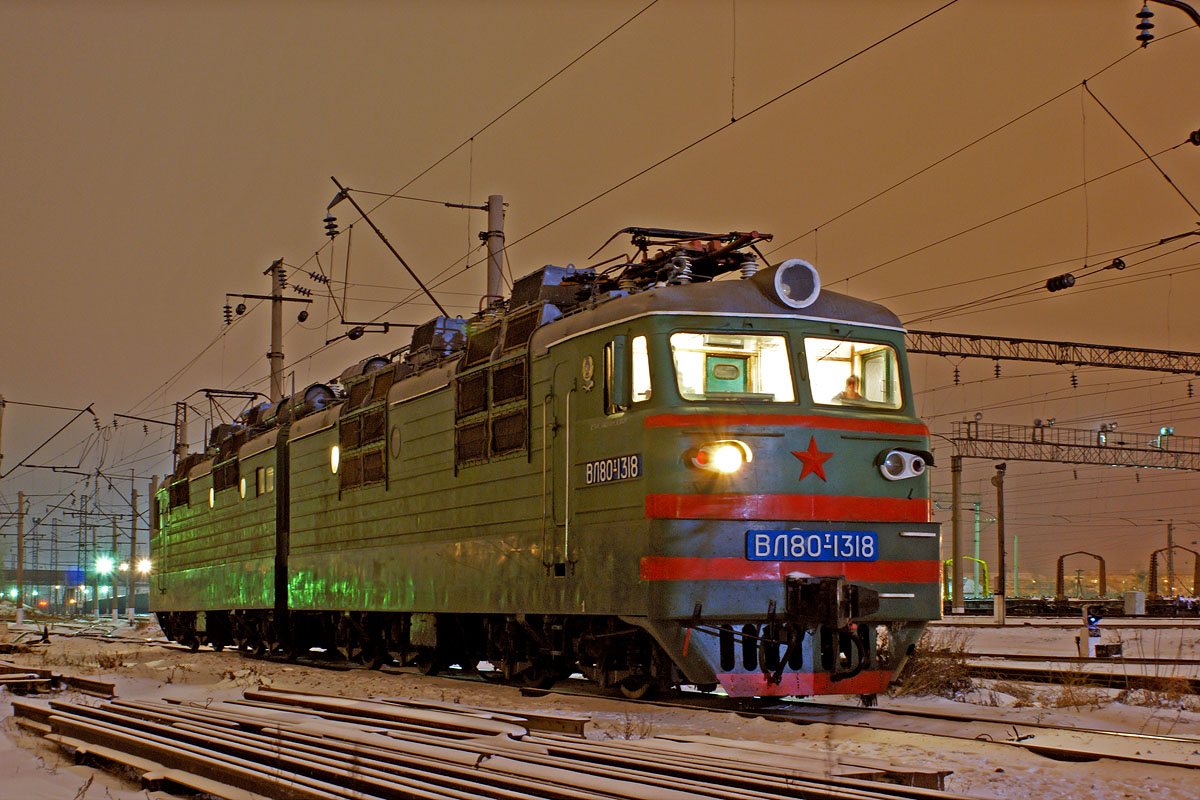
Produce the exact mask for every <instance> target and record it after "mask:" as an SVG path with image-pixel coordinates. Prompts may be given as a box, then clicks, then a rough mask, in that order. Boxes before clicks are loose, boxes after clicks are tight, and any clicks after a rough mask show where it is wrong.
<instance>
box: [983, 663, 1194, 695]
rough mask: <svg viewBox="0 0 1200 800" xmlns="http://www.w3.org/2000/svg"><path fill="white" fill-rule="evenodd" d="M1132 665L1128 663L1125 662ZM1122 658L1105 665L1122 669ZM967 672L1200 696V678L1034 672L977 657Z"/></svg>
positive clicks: (985, 676) (1081, 671) (1051, 670)
mask: <svg viewBox="0 0 1200 800" xmlns="http://www.w3.org/2000/svg"><path fill="white" fill-rule="evenodd" d="M1041 660H1042V661H1043V662H1046V661H1049V662H1058V661H1065V662H1068V663H1074V664H1080V665H1082V664H1088V663H1095V662H1096V659H1083V660H1082V661H1078V662H1076V661H1074V660H1072V659H1057V658H1054V659H1047V658H1044V659H1041ZM1124 663H1129V662H1124ZM1121 664H1122V661H1121V660H1120V659H1114V660H1112V661H1108V662H1106V665H1107V666H1119V665H1121ZM966 669H967V672H968V673H969V674H970V675H971V677H973V678H981V679H996V680H1008V681H1028V682H1031V683H1062V684H1066V685H1069V686H1089V687H1097V688H1103V689H1147V690H1150V691H1159V692H1161V691H1169V692H1176V693H1186V694H1200V678H1190V677H1182V676H1178V675H1153V674H1139V673H1131V672H1124V671H1100V670H1091V669H1088V670H1085V669H1081V668H1078V667H1076V668H1074V669H1069V668H1068V669H1054V668H1048V669H1035V668H1032V667H1018V666H1011V665H1007V664H981V663H979V662H978V661H977V660H976V659H975V658H974V657H972V658H971V659H970V662H969V663H968V664H967V665H966Z"/></svg>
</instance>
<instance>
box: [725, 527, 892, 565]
mask: <svg viewBox="0 0 1200 800" xmlns="http://www.w3.org/2000/svg"><path fill="white" fill-rule="evenodd" d="M746 558H748V559H750V560H751V561H875V560H877V559H878V558H879V536H878V535H877V534H876V533H875V532H874V531H746Z"/></svg>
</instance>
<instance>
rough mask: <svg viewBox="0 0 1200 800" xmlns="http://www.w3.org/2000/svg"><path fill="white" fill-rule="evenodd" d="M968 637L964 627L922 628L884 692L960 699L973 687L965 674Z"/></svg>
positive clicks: (893, 695)
mask: <svg viewBox="0 0 1200 800" xmlns="http://www.w3.org/2000/svg"><path fill="white" fill-rule="evenodd" d="M970 640H971V636H970V633H969V632H967V631H965V630H946V631H931V630H927V631H925V633H924V635H922V636H921V639H920V641H918V642H917V646H916V649H915V650H914V651H913V654H912V655H911V656H909V657H908V661H907V662H906V663H905V665H904V669H903V670H901V672H900V677H899V678H897V679H896V682H895V683H894V684H893V685H892V688H891V689H890V690H889V691H888V693H889V694H890V695H891V696H892V697H899V696H903V695H916V696H927V695H933V696H935V697H947V698H950V699H952V700H958V699H961V698H962V696H963V695H964V694H965V693H966V692H969V691H970V690H971V689H973V688H974V686H975V684H974V682H973V681H972V680H971V677H970V675H969V674H968V673H967V645H968V644H969V643H970Z"/></svg>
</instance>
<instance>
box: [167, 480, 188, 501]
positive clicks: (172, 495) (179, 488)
mask: <svg viewBox="0 0 1200 800" xmlns="http://www.w3.org/2000/svg"><path fill="white" fill-rule="evenodd" d="M168 495H169V498H168V502H169V507H170V508H178V507H179V506H186V505H187V504H188V482H187V480H186V479H184V480H182V481H177V482H175V483H172V484H171V488H170V489H169V490H168Z"/></svg>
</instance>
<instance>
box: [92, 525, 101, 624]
mask: <svg viewBox="0 0 1200 800" xmlns="http://www.w3.org/2000/svg"><path fill="white" fill-rule="evenodd" d="M91 527H92V561H91V564H92V603H93V604H94V605H95V608H93V611H95V613H96V619H100V570H99V569H97V568H96V559H97V557H98V555H99V548H98V547H97V546H96V526H95V525H93V526H91Z"/></svg>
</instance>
